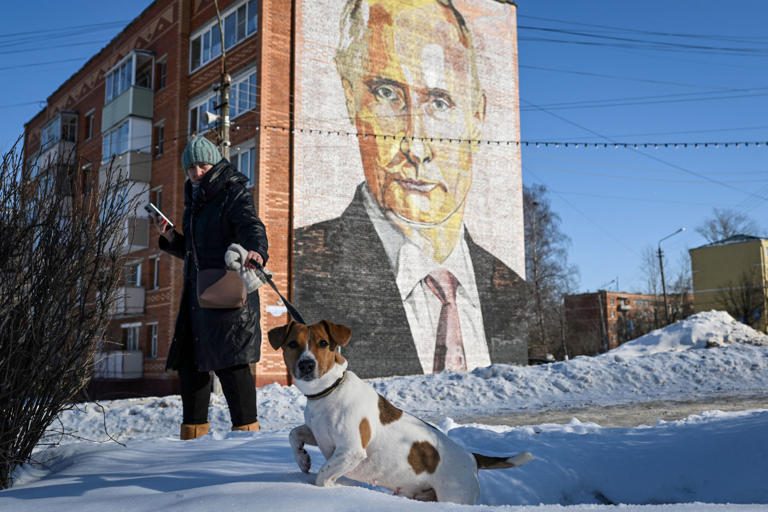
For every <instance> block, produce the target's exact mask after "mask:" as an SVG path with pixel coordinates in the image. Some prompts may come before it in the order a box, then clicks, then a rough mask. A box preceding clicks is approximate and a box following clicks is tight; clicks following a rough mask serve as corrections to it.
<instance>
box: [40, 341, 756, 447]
mask: <svg viewBox="0 0 768 512" xmlns="http://www.w3.org/2000/svg"><path fill="white" fill-rule="evenodd" d="M370 382H371V384H372V385H373V386H374V387H375V388H376V390H377V391H378V392H379V393H381V394H382V395H384V396H386V397H387V398H388V399H389V400H390V401H391V402H392V403H394V404H395V405H397V406H398V407H400V408H402V409H405V410H407V411H409V412H412V413H414V414H416V415H418V416H420V417H422V418H424V419H427V420H430V421H433V422H438V421H440V420H441V419H442V418H443V417H445V416H451V417H453V418H456V419H457V420H458V421H471V420H472V419H473V418H476V417H479V416H498V415H502V414H509V413H514V412H530V411H541V410H547V409H569V408H579V407H586V406H595V405H621V404H628V403H634V402H641V401H655V400H689V399H691V398H692V397H693V398H696V399H704V398H707V397H720V396H734V395H740V396H751V395H762V394H764V393H765V390H766V389H768V347H758V346H753V345H743V344H733V345H729V346H726V347H721V348H716V349H712V350H690V351H684V352H670V353H657V354H651V355H649V356H646V357H641V358H634V359H629V360H623V359H622V360H620V361H617V360H616V358H614V357H605V356H603V357H577V358H575V359H572V360H571V361H567V362H558V363H554V364H548V365H540V366H528V367H522V366H509V365H493V366H489V367H487V368H479V369H476V370H474V371H472V372H469V373H451V372H446V373H441V374H436V375H419V376H408V377H392V378H387V379H374V380H371V381H370ZM257 395H258V402H259V403H258V410H259V421H260V422H261V424H262V428H263V429H264V430H276V429H285V428H290V427H293V426H296V425H298V424H300V423H302V422H303V408H304V404H305V403H306V399H305V398H304V396H303V395H301V393H300V392H299V391H298V389H296V387H294V386H290V387H285V386H278V385H276V384H275V385H270V386H265V387H263V388H259V391H258V393H257ZM180 418H181V401H180V399H179V397H178V396H168V397H161V398H156V397H153V398H137V399H130V400H115V401H111V402H102V403H101V404H84V405H81V406H78V408H76V409H74V410H72V411H67V412H65V413H63V414H62V415H61V417H60V421H57V422H55V423H54V424H53V425H52V428H51V431H50V432H51V434H52V435H53V436H54V438H53V439H50V440H49V441H51V442H52V441H58V440H59V438H60V436H59V434H58V433H59V432H61V431H62V430H63V431H64V432H67V433H74V434H75V435H77V436H80V437H82V438H86V439H90V440H98V441H105V440H108V437H107V436H106V435H105V432H104V431H105V425H106V430H107V432H109V433H110V434H111V435H112V436H114V437H115V438H116V439H117V440H119V441H125V440H129V439H148V438H155V437H174V436H178V429H179V423H180ZM209 419H210V421H211V428H212V429H213V430H215V431H216V432H220V433H224V432H227V431H228V430H229V428H230V422H229V413H228V412H227V408H226V403H225V402H224V399H223V398H222V397H219V396H213V397H212V400H211V407H210V411H209ZM76 440H78V439H77V438H72V437H68V436H67V437H64V438H61V442H65V443H66V442H72V441H76Z"/></svg>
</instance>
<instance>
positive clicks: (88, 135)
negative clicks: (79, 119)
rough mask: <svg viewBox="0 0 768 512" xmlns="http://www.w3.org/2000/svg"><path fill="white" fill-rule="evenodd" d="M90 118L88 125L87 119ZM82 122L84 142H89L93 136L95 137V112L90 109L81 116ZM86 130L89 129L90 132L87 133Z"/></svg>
mask: <svg viewBox="0 0 768 512" xmlns="http://www.w3.org/2000/svg"><path fill="white" fill-rule="evenodd" d="M89 118H90V120H91V121H90V123H89V122H88V119H89ZM83 120H84V121H85V129H86V132H85V140H91V139H92V138H93V136H94V135H96V110H95V109H91V110H89V111H88V112H86V113H85V115H84V116H83ZM88 128H90V131H88Z"/></svg>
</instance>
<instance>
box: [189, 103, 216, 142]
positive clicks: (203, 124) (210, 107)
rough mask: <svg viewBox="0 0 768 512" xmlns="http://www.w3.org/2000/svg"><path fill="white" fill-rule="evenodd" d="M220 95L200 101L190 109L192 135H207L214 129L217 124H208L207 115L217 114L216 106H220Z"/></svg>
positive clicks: (190, 130)
mask: <svg viewBox="0 0 768 512" xmlns="http://www.w3.org/2000/svg"><path fill="white" fill-rule="evenodd" d="M217 100H218V95H217V94H214V95H213V96H211V97H210V98H205V99H204V100H202V101H200V100H198V101H197V102H195V104H194V105H193V106H192V107H191V108H190V109H189V132H190V133H197V134H201V133H205V132H207V131H208V130H210V129H212V128H214V126H215V123H208V122H207V121H206V117H205V113H206V112H210V113H211V114H213V113H215V112H216V106H217V105H218V102H217Z"/></svg>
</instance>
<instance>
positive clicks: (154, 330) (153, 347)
mask: <svg viewBox="0 0 768 512" xmlns="http://www.w3.org/2000/svg"><path fill="white" fill-rule="evenodd" d="M147 327H149V356H148V357H149V358H150V359H157V349H158V338H159V337H160V335H159V332H160V329H159V328H158V322H152V323H148V324H147Z"/></svg>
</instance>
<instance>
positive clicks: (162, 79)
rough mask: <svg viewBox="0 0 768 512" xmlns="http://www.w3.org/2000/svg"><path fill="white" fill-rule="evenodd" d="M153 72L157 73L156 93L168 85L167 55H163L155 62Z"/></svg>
mask: <svg viewBox="0 0 768 512" xmlns="http://www.w3.org/2000/svg"><path fill="white" fill-rule="evenodd" d="M155 66H156V69H155V72H156V73H157V86H156V87H155V90H156V91H161V90H163V89H165V87H166V85H168V54H165V55H163V56H162V57H160V58H159V59H157V60H156V61H155Z"/></svg>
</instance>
